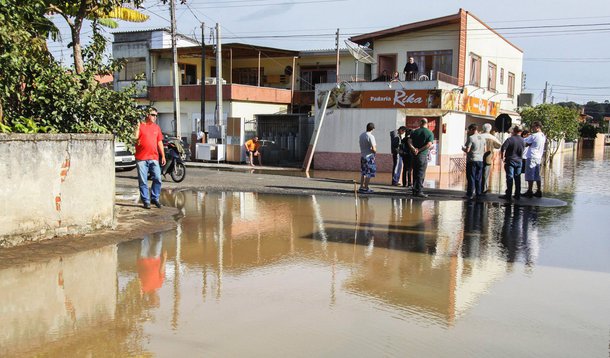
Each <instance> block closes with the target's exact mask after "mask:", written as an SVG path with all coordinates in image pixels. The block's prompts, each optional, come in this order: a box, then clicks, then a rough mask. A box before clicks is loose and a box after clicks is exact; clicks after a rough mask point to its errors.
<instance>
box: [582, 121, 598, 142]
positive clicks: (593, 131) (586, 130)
mask: <svg viewBox="0 0 610 358" xmlns="http://www.w3.org/2000/svg"><path fill="white" fill-rule="evenodd" d="M578 132H579V133H580V136H581V138H595V137H596V136H597V133H600V130H599V128H597V127H595V126H593V125H591V124H589V123H582V124H581V125H580V128H578Z"/></svg>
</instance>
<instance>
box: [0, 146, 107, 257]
mask: <svg viewBox="0 0 610 358" xmlns="http://www.w3.org/2000/svg"><path fill="white" fill-rule="evenodd" d="M0 152H1V153H2V154H3V159H2V161H0V177H2V180H3V184H2V186H1V187H0V247H8V246H14V245H19V244H23V243H25V242H27V241H35V240H40V239H46V238H50V237H53V236H55V235H65V234H72V233H79V232H85V231H88V230H91V229H95V228H100V227H109V226H112V224H113V221H114V190H115V179H114V139H113V136H112V135H107V134H33V135H29V134H0Z"/></svg>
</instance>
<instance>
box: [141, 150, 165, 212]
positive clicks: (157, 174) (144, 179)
mask: <svg viewBox="0 0 610 358" xmlns="http://www.w3.org/2000/svg"><path fill="white" fill-rule="evenodd" d="M136 164H137V167H138V184H139V186H140V199H142V203H144V204H150V201H151V198H150V197H149V195H148V172H149V171H150V172H151V174H152V187H151V188H150V195H151V196H152V201H155V202H158V201H159V194H161V167H160V166H159V161H158V160H138V161H137V162H136Z"/></svg>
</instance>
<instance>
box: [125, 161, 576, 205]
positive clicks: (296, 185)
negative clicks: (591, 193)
mask: <svg viewBox="0 0 610 358" xmlns="http://www.w3.org/2000/svg"><path fill="white" fill-rule="evenodd" d="M194 165H195V166H193V165H192V164H191V165H190V166H189V167H188V168H187V173H186V178H185V179H184V181H183V182H181V183H174V182H173V181H172V180H171V178H170V176H169V175H168V176H167V177H166V178H164V179H163V187H164V188H170V189H193V190H201V191H212V192H216V191H242V192H257V193H268V194H288V195H334V196H354V195H355V189H357V184H354V181H353V180H343V179H333V178H307V177H304V176H296V175H295V170H294V169H293V170H288V169H286V170H282V169H278V168H264V167H263V168H260V167H259V168H260V169H257V170H250V169H249V168H248V167H246V166H243V165H242V166H231V165H218V166H215V165H206V166H205V167H204V166H201V165H197V164H194ZM261 171H263V173H261ZM270 172H271V173H273V174H268V173H270ZM116 185H117V186H123V187H137V186H138V180H137V172H136V170H132V171H129V172H117V173H116ZM370 187H371V188H372V189H373V190H374V193H372V194H359V193H358V196H382V197H397V196H400V197H409V198H411V197H412V196H411V191H410V190H407V189H405V188H403V187H395V186H391V185H389V184H379V183H375V181H374V180H373V181H372V183H371V185H370ZM424 191H425V192H426V193H427V194H428V195H429V198H415V197H413V199H414V200H464V199H463V197H464V194H465V193H464V192H463V191H457V190H444V189H426V190H424ZM479 201H484V202H497V203H500V204H506V202H505V201H504V200H502V199H499V198H498V195H497V194H489V195H487V196H485V197H484V198H482V199H479ZM513 203H514V204H515V205H523V206H564V205H566V203H565V202H563V201H561V200H558V199H553V198H532V199H527V198H522V199H521V200H519V201H518V202H517V201H515V202H513Z"/></svg>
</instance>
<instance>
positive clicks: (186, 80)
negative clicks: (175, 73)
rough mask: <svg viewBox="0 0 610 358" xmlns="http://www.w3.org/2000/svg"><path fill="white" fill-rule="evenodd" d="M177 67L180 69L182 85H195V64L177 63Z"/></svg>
mask: <svg viewBox="0 0 610 358" xmlns="http://www.w3.org/2000/svg"><path fill="white" fill-rule="evenodd" d="M178 69H180V77H181V79H182V82H181V84H183V85H196V84H197V66H196V65H189V64H186V63H179V64H178Z"/></svg>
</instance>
